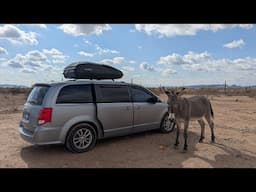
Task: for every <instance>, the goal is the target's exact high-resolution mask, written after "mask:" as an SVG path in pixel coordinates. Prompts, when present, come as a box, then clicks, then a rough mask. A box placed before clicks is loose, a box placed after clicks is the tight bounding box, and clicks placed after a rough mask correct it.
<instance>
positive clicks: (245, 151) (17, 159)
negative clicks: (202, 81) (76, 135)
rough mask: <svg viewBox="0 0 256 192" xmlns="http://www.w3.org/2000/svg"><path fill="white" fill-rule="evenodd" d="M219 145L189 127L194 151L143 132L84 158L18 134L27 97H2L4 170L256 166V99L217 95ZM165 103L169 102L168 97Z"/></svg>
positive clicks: (0, 161) (170, 137)
mask: <svg viewBox="0 0 256 192" xmlns="http://www.w3.org/2000/svg"><path fill="white" fill-rule="evenodd" d="M209 98H211V102H212V105H213V109H214V113H215V134H216V144H211V143H210V129H209V127H208V126H207V127H206V139H205V142H204V143H198V140H199V136H200V126H199V124H198V123H197V122H192V123H191V124H190V128H189V151H188V152H187V153H185V154H184V153H182V144H183V141H184V140H183V137H182V136H181V138H180V141H181V145H180V148H179V149H177V150H176V149H174V148H173V144H174V136H175V132H172V133H170V134H161V133H158V132H157V131H151V132H147V133H140V134H136V135H131V136H125V137H118V138H113V139H107V140H102V141H99V142H98V143H97V145H96V147H95V148H94V149H93V150H91V151H89V152H87V153H83V154H72V153H70V152H67V151H66V150H65V148H64V147H63V146H61V145H58V146H42V147H37V146H33V145H30V144H29V143H27V142H25V141H23V140H22V139H21V138H20V136H19V133H18V123H19V120H20V117H21V111H20V109H22V104H23V102H24V96H23V95H20V96H19V95H18V96H11V95H0V100H1V101H2V102H1V104H0V131H1V134H0V167H1V168H6V167H18V168H19V167H56V168H59V167H60V168H61V167H90V168H91V167H93V168H94V167H96V168H97V167H99V168H106V167H107V168H109V167H110V168H111V167H120V168H128V167H138V168H141V167H143V168H158V167H163V168H172V167H175V168H182V167H192V168H204V167H208V168H215V167H218V168H219V167H225V168H226V167H232V168H233V167H235V168H242V167H254V168H255V167H256V123H255V122H256V100H255V99H253V98H249V97H243V96H239V97H225V96H220V97H217V96H214V97H209ZM163 99H166V98H164V97H163Z"/></svg>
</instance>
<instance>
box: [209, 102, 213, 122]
mask: <svg viewBox="0 0 256 192" xmlns="http://www.w3.org/2000/svg"><path fill="white" fill-rule="evenodd" d="M210 108H211V115H212V118H214V113H213V110H212V104H211V102H210Z"/></svg>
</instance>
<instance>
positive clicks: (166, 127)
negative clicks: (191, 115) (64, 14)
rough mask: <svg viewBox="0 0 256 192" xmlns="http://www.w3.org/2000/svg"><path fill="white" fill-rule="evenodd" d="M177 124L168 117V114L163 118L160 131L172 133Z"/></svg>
mask: <svg viewBox="0 0 256 192" xmlns="http://www.w3.org/2000/svg"><path fill="white" fill-rule="evenodd" d="M175 125H176V123H175V121H173V120H170V119H169V118H168V114H166V115H165V116H164V118H163V120H162V123H161V127H160V131H161V132H162V133H170V132H172V131H173V130H174V128H175Z"/></svg>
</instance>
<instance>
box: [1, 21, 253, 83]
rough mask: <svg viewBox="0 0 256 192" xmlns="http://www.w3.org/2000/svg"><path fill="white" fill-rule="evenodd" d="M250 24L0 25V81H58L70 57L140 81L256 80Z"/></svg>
mask: <svg viewBox="0 0 256 192" xmlns="http://www.w3.org/2000/svg"><path fill="white" fill-rule="evenodd" d="M255 41H256V30H255V26H254V25H252V24H169V25H166V24H17V25H14V24H0V84H19V85H27V86H31V85H32V84H34V83H38V82H51V81H61V80H63V79H64V78H63V74H62V73H63V69H64V67H65V66H67V65H68V64H70V63H72V62H75V61H91V62H99V63H102V64H109V65H112V66H113V67H116V68H118V69H120V70H122V71H123V72H124V77H123V78H122V79H121V80H122V81H127V82H130V81H131V79H133V82H135V83H139V84H142V85H144V86H159V85H160V84H161V85H165V86H182V85H194V84H220V83H221V84H222V83H224V81H225V80H227V83H228V84H238V85H253V84H254V85H255V84H256V42H255Z"/></svg>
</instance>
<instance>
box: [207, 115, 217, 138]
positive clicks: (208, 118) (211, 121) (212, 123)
mask: <svg viewBox="0 0 256 192" xmlns="http://www.w3.org/2000/svg"><path fill="white" fill-rule="evenodd" d="M205 119H206V120H207V122H208V124H209V126H210V128H211V135H212V136H211V139H212V143H215V135H214V122H213V120H212V119H211V117H208V116H207V117H206V118H205Z"/></svg>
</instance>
